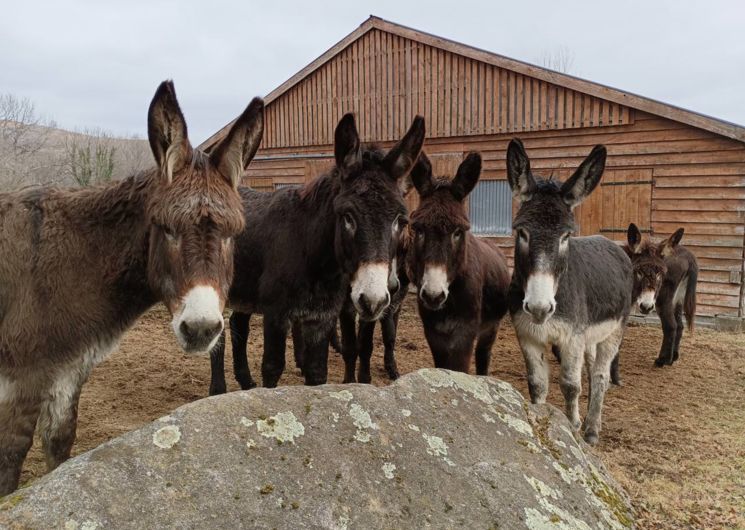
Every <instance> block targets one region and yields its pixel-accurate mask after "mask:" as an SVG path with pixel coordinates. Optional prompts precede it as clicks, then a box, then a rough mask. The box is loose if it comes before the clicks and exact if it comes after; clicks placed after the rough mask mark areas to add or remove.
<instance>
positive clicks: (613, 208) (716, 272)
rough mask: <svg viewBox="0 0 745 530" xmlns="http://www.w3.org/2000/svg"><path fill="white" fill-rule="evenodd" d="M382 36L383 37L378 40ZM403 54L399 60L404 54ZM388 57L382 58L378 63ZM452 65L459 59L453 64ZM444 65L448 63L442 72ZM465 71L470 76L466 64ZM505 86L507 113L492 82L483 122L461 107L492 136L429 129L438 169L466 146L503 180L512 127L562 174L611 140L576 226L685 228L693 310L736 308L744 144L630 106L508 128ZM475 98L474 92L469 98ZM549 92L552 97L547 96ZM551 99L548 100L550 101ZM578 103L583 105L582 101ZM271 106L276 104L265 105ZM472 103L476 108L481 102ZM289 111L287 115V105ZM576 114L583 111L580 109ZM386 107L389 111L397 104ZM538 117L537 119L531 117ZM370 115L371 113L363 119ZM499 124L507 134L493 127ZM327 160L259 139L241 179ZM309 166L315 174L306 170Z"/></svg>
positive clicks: (536, 163)
mask: <svg viewBox="0 0 745 530" xmlns="http://www.w3.org/2000/svg"><path fill="white" fill-rule="evenodd" d="M382 42H385V38H383V39H382ZM399 44H400V43H399ZM383 53H384V50H382V49H381V54H383ZM427 53H431V55H432V57H433V59H432V60H433V62H432V64H431V66H432V68H431V69H430V74H429V75H434V74H435V73H436V72H438V71H439V66H438V64H437V61H440V60H441V59H443V58H442V57H440V56H439V55H438V53H437V51H436V50H431V51H430V52H425V54H424V55H425V56H426V54H427ZM401 57H402V59H403V60H406V59H405V53H403V54H402V55H401ZM416 57H419V55H418V54H417V55H416ZM456 62H457V61H456ZM386 64H387V63H385V62H384V63H383V67H384V69H385V65H386ZM449 68H457V66H453V65H451V66H449ZM447 69H448V67H446V68H445V71H446V70H447ZM487 70H488V68H484V71H487ZM493 74H494V75H493V78H491V77H489V76H490V75H491V74H489V76H487V74H485V75H484V76H483V78H482V77H481V76H480V75H479V76H477V77H478V78H479V79H482V80H483V79H486V78H488V79H489V83H487V85H486V86H489V85H491V86H493V87H496V88H497V89H498V88H499V87H500V86H501V83H502V79H504V80H506V81H509V79H510V78H511V77H513V76H509V75H504V76H501V74H500V72H494V73H493ZM456 75H458V74H457V72H456ZM470 75H473V72H471V74H470ZM500 76H501V77H500ZM425 79H426V75H425ZM396 83H398V81H396ZM541 85H543V86H545V88H546V90H545V94H549V93H550V90H548V88H549V87H548V86H546V84H545V83H537V82H528V83H525V82H524V81H523V85H522V90H523V93H525V91H526V90H531V91H533V90H534V89H537V90H538V92H537V93H538V94H539V99H540V101H544V99H543V96H542V94H544V92H541V91H542V90H543V88H542V86H541ZM383 86H385V83H384V84H383ZM507 86H509V84H507ZM427 87H431V90H425V93H424V100H425V101H426V100H427V98H428V94H430V93H434V92H438V96H439V98H440V99H441V98H448V97H450V93H449V91H448V90H445V89H443V90H440V89H439V88H437V90H435V88H436V87H440V88H444V85H442V86H441V85H440V83H439V81H437V85H427ZM512 87H513V89H512V90H513V92H512V95H510V93H509V91H508V92H507V94H506V96H507V97H506V100H507V101H508V102H511V103H508V104H507V105H506V107H509V105H511V104H512V110H511V111H510V110H509V108H505V109H504V111H505V114H502V111H503V109H502V108H500V103H501V102H504V100H503V99H502V95H501V94H500V92H499V90H497V91H495V92H494V93H493V100H492V99H489V98H486V100H487V101H488V102H489V103H488V105H489V106H490V107H491V112H486V109H483V114H482V116H483V120H484V121H483V123H482V122H480V121H479V120H478V119H477V118H476V117H475V114H478V113H479V112H471V114H468V113H466V114H464V115H463V120H464V121H463V127H465V126H466V124H468V126H469V127H472V128H479V127H487V128H488V129H489V131H491V130H494V131H496V133H495V134H471V135H465V134H460V135H455V136H452V137H432V131H431V130H430V129H429V128H428V138H427V142H426V147H425V149H426V151H427V153H428V154H429V155H430V157H431V158H432V159H433V161H434V164H435V166H436V167H435V169H436V170H437V172H439V173H452V172H453V171H454V169H455V167H456V166H457V162H458V160H460V159H461V158H462V157H463V155H464V154H465V153H467V152H469V151H480V152H481V153H482V156H483V158H484V170H483V173H482V179H491V180H503V179H506V171H505V155H506V150H507V145H508V143H509V141H510V139H511V138H512V137H514V136H517V135H519V136H520V137H521V138H522V139H523V141H524V143H525V146H526V149H527V150H528V154H529V155H530V158H531V167H532V168H533V170H534V172H535V173H536V174H539V175H544V176H548V175H549V174H551V173H553V174H554V176H555V177H556V178H560V179H565V178H567V177H568V176H569V175H570V174H571V172H572V171H573V170H574V169H575V168H576V167H577V165H578V164H579V163H580V162H581V161H582V159H583V158H584V157H585V156H586V155H587V154H588V153H589V152H590V150H591V149H592V147H593V146H594V145H596V144H598V143H602V144H604V145H606V146H607V147H608V153H609V157H608V162H607V170H606V173H605V175H604V178H603V182H602V184H605V185H601V186H600V187H599V188H598V189H597V190H596V191H595V192H594V193H593V195H592V196H591V198H590V199H588V201H587V202H586V203H585V204H583V205H581V206H580V207H579V208H578V209H577V211H576V217H577V219H578V221H579V223H580V225H581V226H580V230H581V233H582V234H583V235H584V234H592V233H602V234H603V235H606V236H607V237H610V238H612V239H615V240H618V241H622V240H623V239H625V229H626V227H627V226H628V223H629V222H632V221H633V222H635V223H637V224H638V225H639V226H640V227H641V228H642V229H643V230H649V231H650V232H649V234H651V235H652V236H653V237H654V238H655V239H661V238H663V237H666V236H667V235H669V234H670V233H671V232H673V231H674V230H675V229H677V228H678V227H680V226H682V227H684V228H685V230H686V234H685V236H684V239H683V243H684V244H685V245H686V246H688V247H689V248H690V249H691V250H692V251H693V252H694V253H695V254H696V256H697V257H698V259H699V264H700V267H701V275H700V278H699V288H698V302H699V308H698V312H699V314H700V315H705V316H710V315H716V314H725V315H731V316H742V305H743V300H742V297H743V294H742V286H741V284H740V283H737V282H736V281H733V280H736V279H737V276H738V275H740V277H741V275H742V270H743V254H744V252H745V250H744V249H743V244H744V241H745V144H743V143H741V142H738V141H735V140H730V139H727V138H723V137H722V136H719V135H717V134H714V133H710V132H707V131H703V130H701V129H697V128H694V127H691V126H687V125H683V124H681V123H677V122H674V121H672V120H668V119H665V118H660V117H657V116H653V115H650V114H646V113H643V112H639V111H631V112H630V113H628V116H627V118H625V120H624V121H623V122H622V123H620V124H613V125H606V126H603V127H598V126H596V125H595V122H594V121H591V125H589V126H588V122H587V120H588V119H591V120H595V119H596V116H597V115H595V114H592V118H587V116H585V117H584V118H582V119H581V123H582V124H584V126H582V127H569V128H567V127H558V128H557V126H556V122H555V121H554V122H553V123H554V126H553V127H549V126H548V125H550V124H551V121H552V119H554V118H552V116H553V115H552V114H547V115H545V114H544V113H543V111H541V112H540V113H539V116H537V117H536V115H535V113H534V112H527V113H526V112H525V111H523V120H524V121H526V123H527V122H529V127H534V126H535V127H536V128H535V130H529V131H526V130H513V128H514V126H513V124H511V123H508V124H506V125H505V126H504V127H501V126H500V122H499V118H500V116H507V117H509V116H512V115H513V114H515V113H517V107H516V106H515V105H514V99H511V98H514V94H515V90H517V89H516V88H515V87H516V85H512ZM508 90H509V89H508ZM564 92H565V93H566V91H564ZM342 93H343V92H342ZM535 94H536V92H531V95H530V97H529V98H527V97H526V98H524V101H525V102H527V101H531V102H532V101H535V98H536V96H535ZM473 97H474V96H473V94H472V95H471V98H473ZM556 97H557V96H556V95H555V96H554V98H556ZM573 98H574V101H575V102H581V101H583V100H587V98H586V97H585V96H582V95H581V94H580V95H574V96H573ZM341 99H345V98H344V97H342V98H341ZM374 101H375V102H376V105H377V104H380V105H382V106H385V105H386V102H387V101H388V98H387V97H380V98H375V99H374ZM418 101H419V97H418V96H417V97H412V98H411V102H412V106H416V105H414V103H415V102H417V105H418ZM451 101H452V100H451ZM555 104H556V102H555V101H554V107H553V108H554V109H555V108H556V105H555ZM432 105H433V106H432V107H431V109H430V107H426V106H425V108H426V109H430V110H432V111H434V110H436V107H435V106H434V103H432ZM484 105H486V103H485V104H484ZM342 106H343V105H342ZM582 106H584V108H585V109H587V108H588V105H587V101H585V104H582ZM272 107H273V104H272V105H270V106H269V108H272ZM461 108H462V107H461ZM531 108H533V109H535V105H531ZM540 108H541V109H548V108H549V107H548V106H546V107H543V106H541V107H540ZM619 108H620V107H619V106H618V105H616V106H615V107H611V106H610V105H606V106H599V107H598V113H599V114H601V115H602V116H604V117H605V119H607V120H609V121H611V120H612V121H614V122H615V121H616V117H617V116H618V115H619V112H620V111H619ZM601 109H602V110H601ZM396 110H400V109H396ZM453 110H454V109H451V110H448V112H447V113H444V114H443V113H442V112H441V113H440V116H439V117H438V118H437V119H438V120H439V121H438V123H442V122H443V121H448V120H450V118H452V117H453V116H452V112H453ZM478 110H479V111H481V107H480V106H479V108H478ZM456 111H457V110H456ZM289 112H290V114H292V112H293V111H292V110H290V111H289ZM340 112H344V110H341V111H340ZM377 112H378V114H377V116H381V113H382V116H385V117H388V116H391V114H389V113H388V112H387V110H386V111H383V110H379V111H377ZM422 112H424V110H423V111H422ZM593 112H594V110H593ZM517 114H519V113H517ZM579 114H580V116H582V115H583V111H581V112H579ZM393 115H394V116H395V112H394V114H393ZM576 115H577V111H576V106H575V107H574V108H572V109H571V111H569V110H565V111H564V116H565V118H564V119H567V118H569V119H574V118H573V117H574V116H576ZM469 116H470V118H469ZM487 116H491V119H492V122H491V123H489V122H488V120H487V119H486V118H487ZM402 118H405V116H402V115H401V114H398V116H397V117H395V118H394V120H393V123H394V124H395V125H396V127H393V128H388V127H383V126H379V125H371V126H370V127H373V128H374V130H375V131H380V133H381V134H386V135H389V134H390V132H391V131H395V132H397V134H396V135H395V136H394V137H393V138H391V137H390V136H388V137H387V138H386V139H384V140H383V141H382V142H380V143H381V145H382V146H383V147H390V146H391V145H392V143H393V142H392V141H391V140H392V139H396V138H398V137H399V136H400V135H401V134H403V132H405V130H404V129H405V128H404V127H403V125H404V124H405V125H406V126H408V123H404V124H402V122H401V121H400V120H401V119H402ZM376 119H380V118H376ZM433 119H434V118H433ZM479 119H480V118H479ZM536 119H537V120H538V121H535V120H536ZM597 119H599V117H598V118H597ZM396 120H398V121H396ZM458 120H459V118H458V117H457V116H456V117H454V119H453V121H452V124H453V126H456V127H459V125H458ZM541 120H545V121H546V124H547V125H546V126H536V124H538V125H540V121H541ZM374 121H375V119H373V120H371V122H370V123H373V122H374ZM406 121H408V120H406ZM619 121H620V119H619ZM428 125H429V122H428ZM518 129H519V128H518ZM500 130H502V131H504V132H503V133H501V134H500V133H499V132H498V131H500ZM461 132H463V131H462V130H461ZM300 136H301V137H305V136H307V135H305V134H301V135H300ZM316 141H319V140H316ZM309 159H310V160H312V162H311V163H310V164H309V163H308V160H309ZM332 163H333V146H332V144H331V142H326V143H325V144H319V145H313V146H309V145H297V146H295V145H293V146H292V147H281V148H280V147H277V148H267V147H266V146H264V147H262V149H261V150H260V151H259V153H258V155H257V157H256V159H255V160H254V162H253V163H252V164H251V166H250V168H249V170H248V171H247V173H246V180H245V183H246V184H250V185H252V186H257V185H260V187H261V189H271V188H272V187H273V184H267V182H272V183H279V182H283V183H285V182H286V183H300V182H305V181H307V180H308V179H310V178H312V177H314V176H315V175H317V174H318V173H320V172H322V171H323V168H324V167H326V168H328V167H330V166H331V164H332ZM311 166H312V167H313V170H312V173H313V174H312V175H311V174H310V173H309V172H310V170H309V169H308V168H309V167H311ZM620 183H623V184H620ZM415 204H416V198H415V197H414V198H411V199H410V200H409V206H410V207H414V206H415ZM515 211H516V207H514V206H513V212H515ZM649 234H645V235H649ZM496 240H497V241H498V243H499V244H500V246H502V247H503V248H504V251H505V253H506V255H507V256H508V258H509V261H510V264H511V262H512V253H513V249H512V244H513V242H512V238H511V237H501V238H496Z"/></svg>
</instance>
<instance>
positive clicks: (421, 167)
mask: <svg viewBox="0 0 745 530" xmlns="http://www.w3.org/2000/svg"><path fill="white" fill-rule="evenodd" d="M410 176H411V181H412V182H413V183H414V187H415V188H416V191H417V192H418V193H419V196H420V197H426V196H427V195H429V194H430V193H432V192H433V191H434V189H435V182H434V179H433V178H432V164H431V163H430V161H429V158H427V155H426V154H425V153H424V151H422V152H421V153H419V158H418V159H417V161H416V164H414V168H413V169H412V170H411V174H410Z"/></svg>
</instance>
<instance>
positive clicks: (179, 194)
mask: <svg viewBox="0 0 745 530" xmlns="http://www.w3.org/2000/svg"><path fill="white" fill-rule="evenodd" d="M263 115H264V103H263V102H262V101H261V100H260V99H254V100H253V101H252V102H251V104H250V105H249V106H248V108H246V110H245V111H244V112H243V114H242V115H241V116H240V117H239V118H238V119H237V120H236V122H235V123H234V124H233V126H232V128H231V129H230V132H229V133H228V135H227V136H226V137H225V139H224V140H223V141H222V142H221V143H220V144H218V145H217V146H216V147H215V149H214V150H213V151H212V152H211V154H210V155H206V154H205V153H202V152H200V151H197V150H195V149H193V148H192V146H191V144H190V143H189V139H188V137H187V133H186V122H185V121H184V116H183V114H182V113H181V109H180V108H179V105H178V101H177V100H176V93H175V91H174V88H173V83H172V82H171V81H166V82H164V83H162V84H161V85H160V87H159V88H158V91H157V92H156V93H155V97H154V98H153V101H152V103H151V104H150V111H149V114H148V136H149V140H150V147H151V148H152V151H153V155H154V156H155V162H156V164H157V177H156V178H155V179H154V181H153V182H152V184H151V190H150V192H149V199H148V202H147V205H146V208H147V211H146V215H147V219H148V221H149V222H150V224H151V227H150V240H149V254H148V281H149V283H150V287H151V288H152V289H153V291H154V292H155V293H156V294H157V295H158V296H159V298H160V299H161V300H162V301H163V302H164V303H165V305H166V307H168V310H169V311H170V312H171V315H172V317H173V320H172V326H173V332H174V333H175V334H176V338H177V340H178V343H179V345H180V346H181V347H182V348H183V349H184V350H185V351H186V352H203V351H209V349H210V348H211V347H212V346H213V345H214V343H215V342H216V341H217V339H218V338H219V336H220V333H221V332H222V329H223V317H222V311H223V309H224V307H225V300H226V297H227V293H228V289H229V287H230V283H231V281H232V278H233V236H235V235H236V234H238V233H239V232H240V231H241V230H243V224H244V220H243V207H242V203H241V200H240V197H239V195H238V191H237V187H238V182H239V180H240V177H241V175H242V173H243V171H244V168H245V167H246V166H248V163H249V162H250V161H251V159H252V158H253V156H254V154H255V153H256V149H257V148H258V146H259V142H260V141H261V136H262V133H263V129H264V117H263Z"/></svg>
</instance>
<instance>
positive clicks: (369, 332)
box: [357, 320, 375, 383]
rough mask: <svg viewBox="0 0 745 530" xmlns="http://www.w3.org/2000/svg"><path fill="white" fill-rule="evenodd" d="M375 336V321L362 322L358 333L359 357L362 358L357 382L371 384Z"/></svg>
mask: <svg viewBox="0 0 745 530" xmlns="http://www.w3.org/2000/svg"><path fill="white" fill-rule="evenodd" d="M374 334H375V321H373V322H365V321H363V320H360V324H359V331H358V332H357V355H358V356H359V358H360V366H359V368H358V369H357V382H358V383H370V381H371V380H372V378H371V377H370V358H371V357H372V352H373V339H374Z"/></svg>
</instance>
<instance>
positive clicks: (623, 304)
mask: <svg viewBox="0 0 745 530" xmlns="http://www.w3.org/2000/svg"><path fill="white" fill-rule="evenodd" d="M605 158H606V150H605V147H603V146H601V145H599V146H596V147H595V148H594V149H593V150H592V152H591V153H590V154H589V155H588V157H587V158H586V159H585V160H584V161H583V162H582V164H580V166H579V168H578V169H577V171H575V172H574V174H573V175H572V176H571V177H570V178H569V180H567V181H566V182H564V183H561V182H557V181H554V180H551V179H549V180H544V179H541V178H536V177H534V176H533V174H532V172H531V170H530V160H529V159H528V155H527V154H526V153H525V148H524V147H523V144H522V142H521V141H520V140H518V139H514V140H512V142H510V145H509V148H508V150H507V178H508V180H509V183H510V187H511V188H512V192H513V194H514V195H515V197H516V198H517V199H518V200H519V201H520V209H519V211H518V212H517V216H516V217H515V220H514V222H513V228H514V229H515V232H516V238H515V239H516V241H515V268H514V271H513V274H512V283H511V284H510V291H509V308H510V314H511V316H512V322H513V324H514V326H515V332H516V334H517V338H518V341H519V342H520V348H521V349H522V351H523V356H524V358H525V364H526V368H527V372H528V389H529V391H530V399H531V401H532V402H533V403H545V401H546V395H547V394H548V383H549V377H548V376H549V374H548V363H547V361H546V356H545V352H546V348H547V346H548V345H549V344H553V345H556V346H558V347H559V349H561V377H560V385H561V391H562V393H563V394H564V400H565V403H566V414H567V416H568V418H569V420H570V421H571V422H572V425H573V426H574V428H575V429H579V428H580V416H579V395H580V391H581V379H582V366H583V364H584V363H586V364H587V367H588V373H589V374H590V383H591V384H590V402H589V406H588V411H587V417H586V418H585V423H584V438H585V441H587V443H589V444H591V445H595V444H596V443H597V442H598V439H599V433H600V426H601V412H602V407H603V400H604V398H605V392H606V390H607V388H608V380H609V373H610V365H611V362H612V361H613V359H614V358H615V356H616V353H617V352H618V347H619V345H620V344H621V339H622V338H623V333H624V330H625V327H626V321H627V319H628V316H629V312H630V310H631V289H632V274H631V261H630V260H629V258H628V256H627V255H626V254H625V253H624V251H623V250H621V248H620V247H618V246H617V245H616V244H615V243H613V242H612V241H610V240H609V239H606V238H604V237H602V236H592V237H571V234H572V233H573V232H574V231H575V230H576V223H575V220H574V214H573V213H572V210H573V209H574V208H575V207H576V206H577V205H579V204H580V203H581V202H582V201H583V200H584V199H585V198H586V197H587V196H588V195H590V193H591V192H592V190H593V189H595V187H596V186H597V185H598V183H599V182H600V178H601V177H602V175H603V170H604V169H605Z"/></svg>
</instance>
